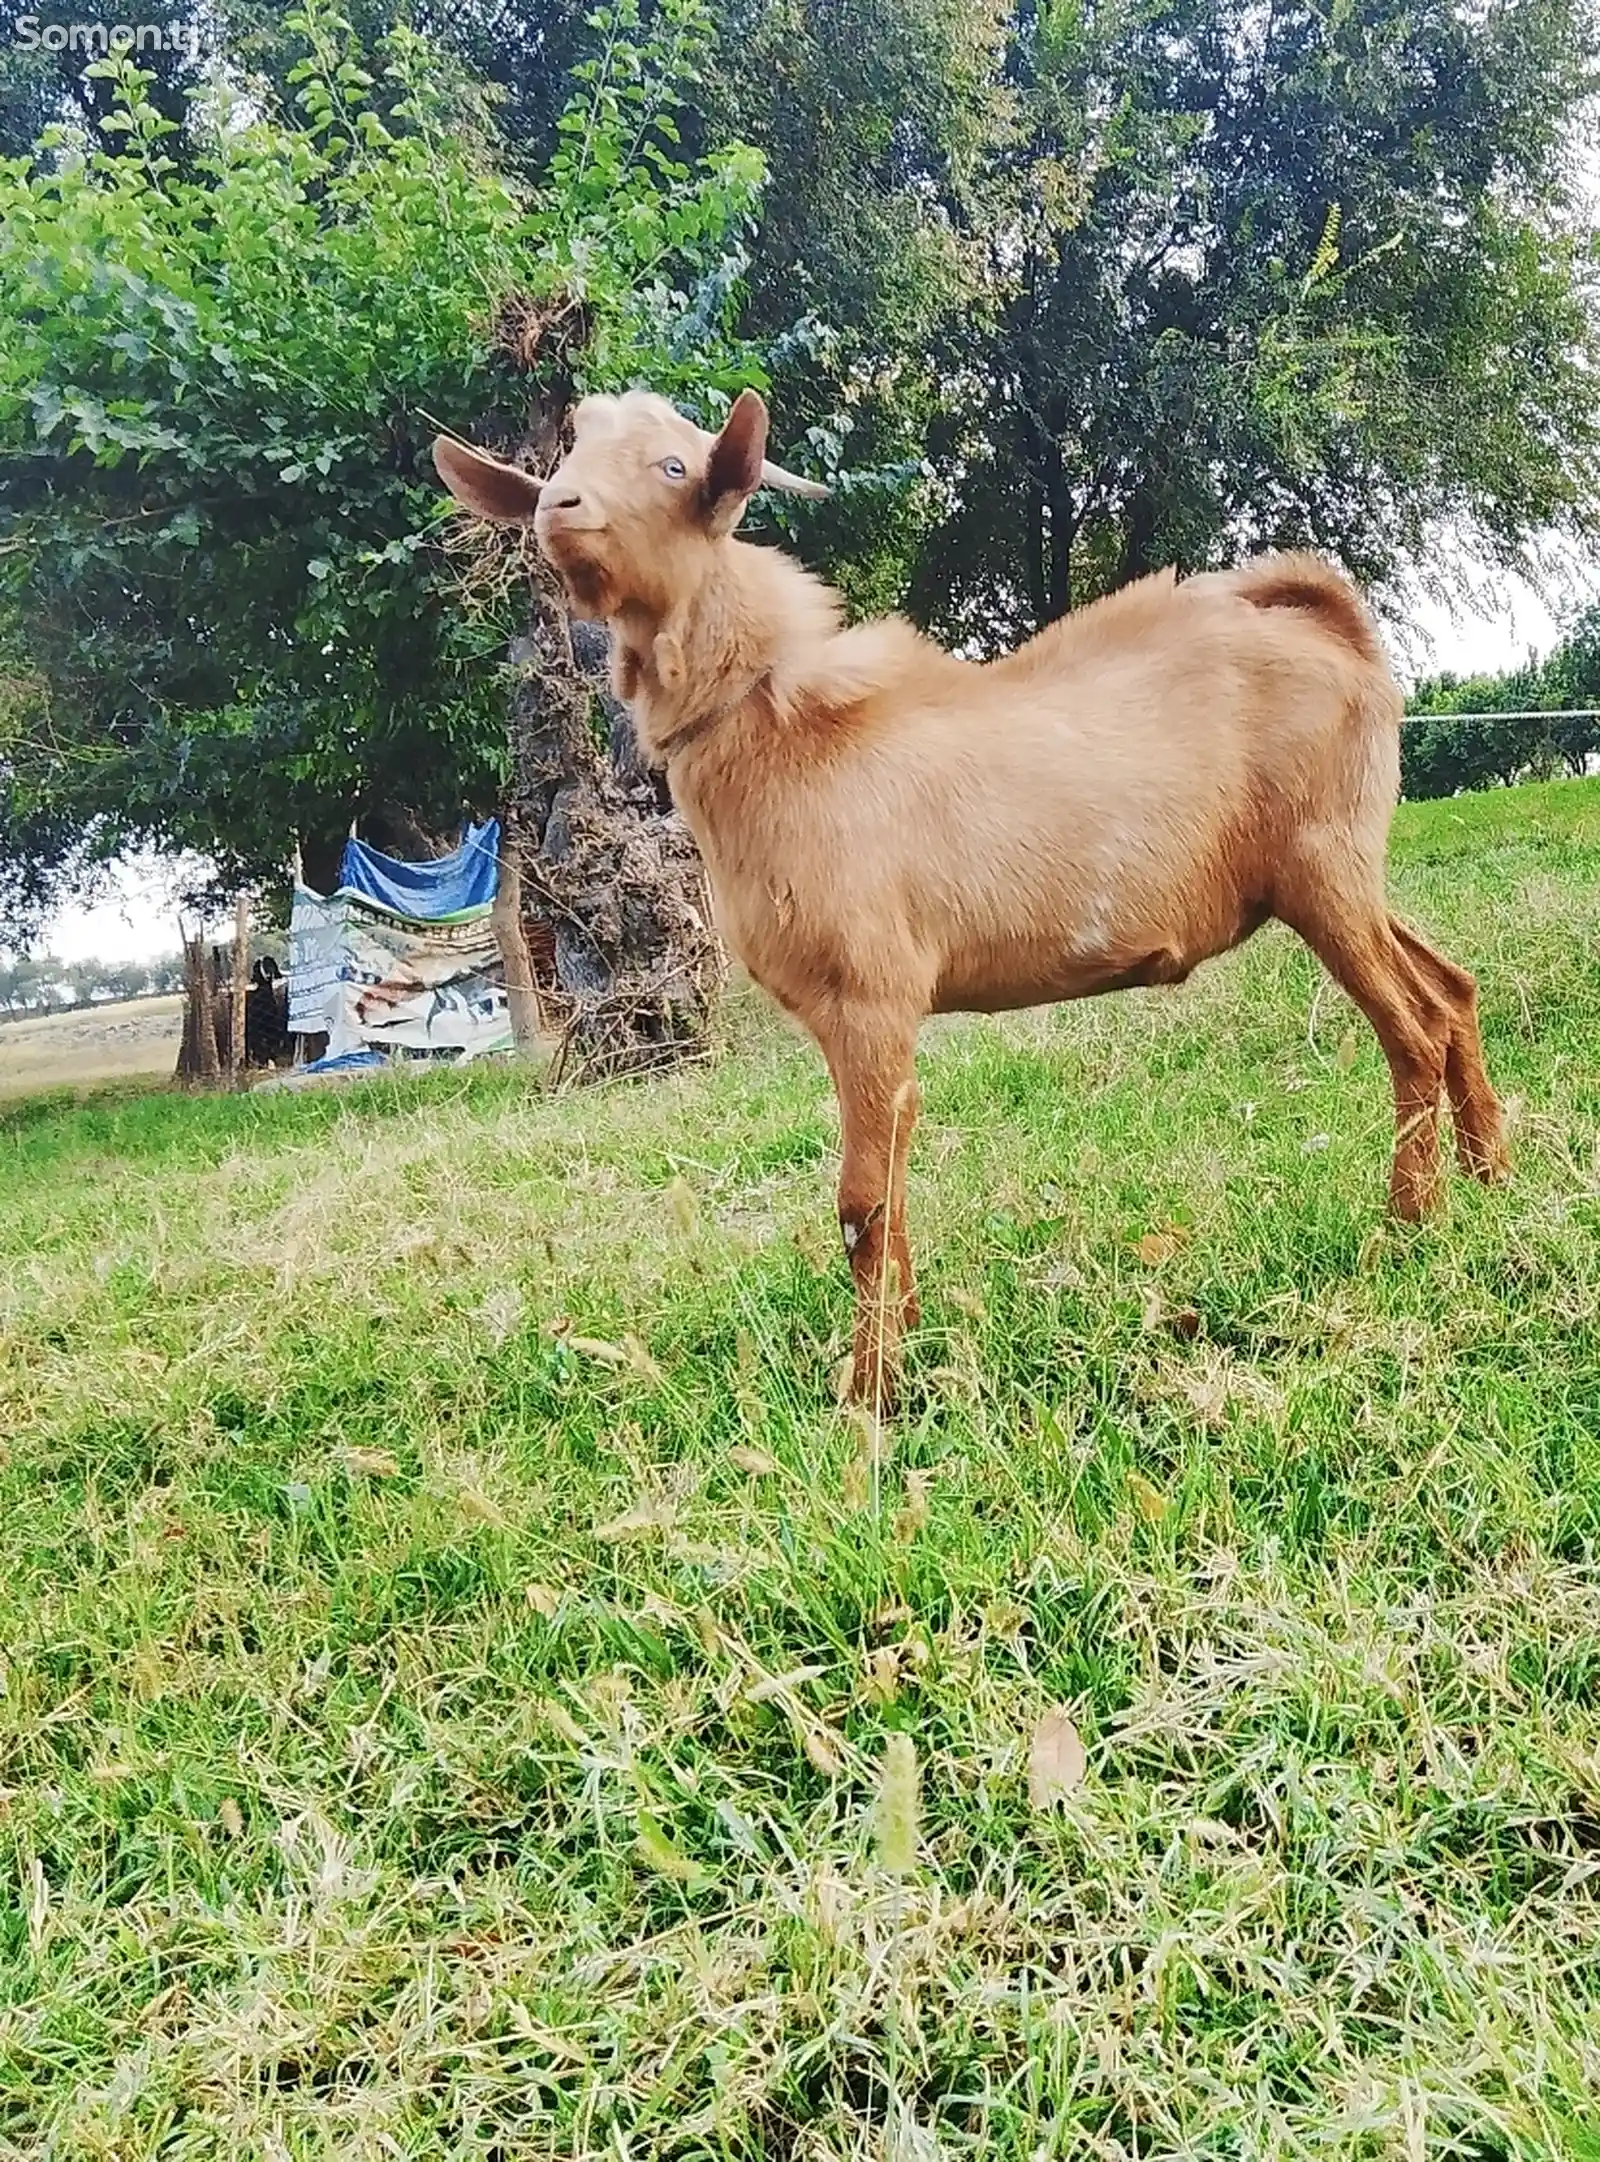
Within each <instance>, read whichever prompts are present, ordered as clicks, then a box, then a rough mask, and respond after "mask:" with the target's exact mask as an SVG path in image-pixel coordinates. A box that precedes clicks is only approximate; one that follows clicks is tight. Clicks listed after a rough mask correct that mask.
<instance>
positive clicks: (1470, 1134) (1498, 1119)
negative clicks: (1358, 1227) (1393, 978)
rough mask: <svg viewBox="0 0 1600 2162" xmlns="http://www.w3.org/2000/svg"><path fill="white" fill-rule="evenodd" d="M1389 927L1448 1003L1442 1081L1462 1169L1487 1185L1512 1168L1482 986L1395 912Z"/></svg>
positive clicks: (1413, 964) (1415, 966)
mask: <svg viewBox="0 0 1600 2162" xmlns="http://www.w3.org/2000/svg"><path fill="white" fill-rule="evenodd" d="M1389 929H1390V930H1391V931H1392V932H1393V934H1394V937H1395V941H1396V943H1397V944H1398V945H1399V947H1400V949H1401V951H1402V952H1403V953H1404V955H1405V957H1406V960H1407V961H1408V962H1409V964H1410V966H1411V968H1412V970H1413V971H1414V972H1416V973H1419V974H1420V975H1421V976H1422V977H1424V978H1425V979H1426V981H1427V983H1428V984H1429V985H1430V986H1431V987H1432V989H1433V990H1434V992H1435V993H1436V994H1437V996H1439V997H1440V998H1442V999H1443V1000H1444V1001H1445V1003H1446V1005H1448V1007H1449V1008H1450V1016H1451V1019H1450V1041H1449V1044H1448V1046H1447V1048H1446V1051H1445V1058H1444V1085H1445V1089H1446V1091H1447V1092H1448V1094H1449V1097H1450V1116H1451V1120H1452V1122H1453V1123H1454V1126H1455V1130H1456V1155H1457V1157H1458V1158H1459V1160H1460V1163H1461V1168H1462V1170H1463V1171H1470V1172H1471V1174H1472V1176H1473V1177H1474V1178H1476V1179H1482V1180H1483V1182H1484V1183H1485V1185H1491V1184H1493V1183H1494V1182H1496V1181H1497V1180H1500V1179H1503V1178H1505V1177H1506V1175H1507V1173H1508V1172H1509V1171H1510V1168H1511V1157H1510V1151H1509V1150H1508V1149H1507V1147H1506V1132H1505V1118H1504V1115H1503V1113H1502V1112H1501V1109H1500V1099H1499V1098H1498V1097H1497V1096H1496V1094H1495V1092H1494V1086H1493V1084H1492V1082H1491V1081H1490V1079H1489V1071H1488V1068H1487V1067H1486V1066H1485V1064H1484V1060H1483V1036H1482V1034H1481V1032H1480V1030H1479V1027H1478V987H1477V985H1476V983H1475V982H1474V981H1473V979H1472V977H1471V976H1470V975H1469V974H1468V973H1467V971H1466V970H1465V969H1464V968H1458V967H1457V966H1456V964H1455V962H1454V961H1447V960H1446V959H1445V957H1444V955H1443V954H1442V953H1436V952H1435V951H1434V949H1433V948H1432V947H1431V946H1430V945H1429V944H1428V942H1427V941H1426V939H1422V938H1419V937H1418V936H1417V934H1416V932H1415V931H1410V930H1407V928H1406V926H1405V925H1404V924H1403V923H1401V922H1399V921H1398V919H1397V918H1395V917H1394V916H1391V917H1390V918H1389Z"/></svg>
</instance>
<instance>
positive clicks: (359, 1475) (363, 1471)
mask: <svg viewBox="0 0 1600 2162" xmlns="http://www.w3.org/2000/svg"><path fill="white" fill-rule="evenodd" d="M340 1462H341V1463H342V1464H343V1465H344V1468H345V1470H346V1471H347V1472H349V1474H350V1476H351V1478H352V1479H393V1478H395V1477H397V1476H398V1474H399V1470H400V1466H399V1464H398V1463H397V1462H396V1461H395V1459H394V1458H393V1457H392V1456H391V1455H390V1454H389V1452H388V1450H387V1449H344V1450H341V1451H340Z"/></svg>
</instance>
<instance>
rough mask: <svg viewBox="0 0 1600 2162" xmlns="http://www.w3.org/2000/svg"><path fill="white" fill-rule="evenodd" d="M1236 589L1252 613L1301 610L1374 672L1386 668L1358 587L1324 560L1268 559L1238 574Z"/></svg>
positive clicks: (1314, 557)
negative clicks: (1365, 662) (1368, 663)
mask: <svg viewBox="0 0 1600 2162" xmlns="http://www.w3.org/2000/svg"><path fill="white" fill-rule="evenodd" d="M1233 588H1234V591H1235V592H1236V593H1237V594H1238V595H1239V598H1240V599H1241V600H1246V601H1248V602H1249V603H1250V605H1251V606H1252V607H1253V608H1298V609H1299V610H1300V611H1301V612H1302V614H1305V615H1308V616H1314V617H1315V618H1316V619H1317V621H1318V622H1319V623H1320V624H1321V625H1322V628H1323V629H1324V630H1326V631H1331V632H1332V634H1333V636H1334V637H1335V638H1337V639H1338V640H1339V641H1340V642H1341V643H1342V644H1344V645H1347V646H1349V647H1350V648H1351V650H1352V651H1353V652H1355V653H1358V654H1359V655H1360V656H1361V658H1362V659H1363V660H1364V661H1369V662H1371V663H1372V664H1373V665H1374V666H1375V667H1379V668H1381V667H1383V666H1384V655H1383V647H1382V646H1381V645H1380V644H1379V642H1378V632H1377V627H1376V625H1375V624H1374V623H1373V620H1372V617H1371V616H1370V615H1369V614H1368V612H1367V605H1366V602H1365V601H1363V600H1362V598H1361V596H1360V594H1359V593H1358V592H1357V591H1356V589H1355V587H1354V586H1353V585H1351V583H1350V581H1349V579H1348V578H1346V577H1345V576H1344V575H1343V574H1342V573H1341V572H1339V571H1336V570H1335V569H1334V567H1333V565H1332V564H1331V563H1325V562H1324V561H1323V559H1322V558H1321V556H1313V555H1280V556H1263V557H1262V558H1261V559H1260V561H1259V562H1256V563H1247V564H1246V565H1245V566H1244V568H1243V569H1242V570H1239V571H1235V572H1234V574H1233Z"/></svg>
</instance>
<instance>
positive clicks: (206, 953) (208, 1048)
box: [194, 925, 221, 1088]
mask: <svg viewBox="0 0 1600 2162" xmlns="http://www.w3.org/2000/svg"><path fill="white" fill-rule="evenodd" d="M194 952H195V989H196V991H197V992H198V994H199V1007H198V1010H197V1012H196V1014H195V1028H196V1031H197V1036H198V1041H197V1045H196V1048H197V1049H198V1051H199V1053H200V1078H201V1080H202V1081H203V1082H204V1083H205V1084H206V1086H207V1087H208V1088H215V1087H216V1085H217V1082H218V1080H219V1079H220V1077H221V1076H220V1069H219V1067H218V1064H217V991H216V983H215V980H214V979H213V977H212V973H211V941H210V940H209V939H208V938H207V937H206V934H205V926H204V925H202V926H201V928H200V932H199V934H198V936H197V937H196V939H195V942H194Z"/></svg>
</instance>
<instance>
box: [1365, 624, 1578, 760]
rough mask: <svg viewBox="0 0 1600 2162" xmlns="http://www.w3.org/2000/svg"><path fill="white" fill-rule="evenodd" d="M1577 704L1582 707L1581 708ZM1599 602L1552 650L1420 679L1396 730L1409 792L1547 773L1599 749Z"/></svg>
mask: <svg viewBox="0 0 1600 2162" xmlns="http://www.w3.org/2000/svg"><path fill="white" fill-rule="evenodd" d="M1585 709H1588V710H1587V711H1585ZM1597 711H1600V605H1596V606H1593V607H1590V608H1588V609H1586V610H1585V611H1584V612H1583V613H1582V614H1581V615H1580V616H1579V617H1578V618H1577V620H1576V621H1575V622H1574V624H1573V627H1572V629H1571V630H1570V631H1569V632H1568V633H1567V635H1566V637H1565V638H1563V639H1562V640H1561V642H1560V644H1559V645H1557V646H1556V647H1555V649H1554V651H1553V652H1551V653H1550V654H1548V655H1547V656H1546V657H1545V658H1544V659H1543V660H1540V659H1539V658H1538V656H1537V655H1530V657H1529V658H1528V660H1527V661H1525V662H1524V663H1523V664H1522V666H1521V667H1519V668H1511V669H1507V670H1506V671H1505V672H1504V673H1503V674H1501V675H1482V676H1467V677H1461V676H1457V675H1453V674H1451V673H1449V672H1448V671H1446V672H1444V673H1442V674H1440V675H1436V676H1429V677H1425V678H1424V679H1423V681H1422V682H1420V683H1419V684H1418V685H1417V687H1416V689H1415V690H1414V691H1413V692H1412V694H1411V697H1410V699H1409V700H1408V701H1407V717H1406V726H1405V729H1404V731H1403V733H1402V735H1401V739H1400V747H1401V766H1402V782H1401V785H1402V788H1403V790H1404V792H1405V794H1406V795H1408V796H1451V795H1454V794H1455V793H1456V792H1457V790H1459V789H1463V788H1488V787H1494V786H1499V785H1504V784H1506V783H1509V782H1511V781H1516V780H1521V779H1526V778H1529V777H1539V776H1543V775H1548V774H1555V773H1569V774H1573V775H1581V774H1584V773H1587V772H1588V771H1589V767H1590V763H1591V761H1592V760H1593V759H1595V758H1596V757H1600V719H1597V718H1596V717H1595V715H1596V712H1597Z"/></svg>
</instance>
